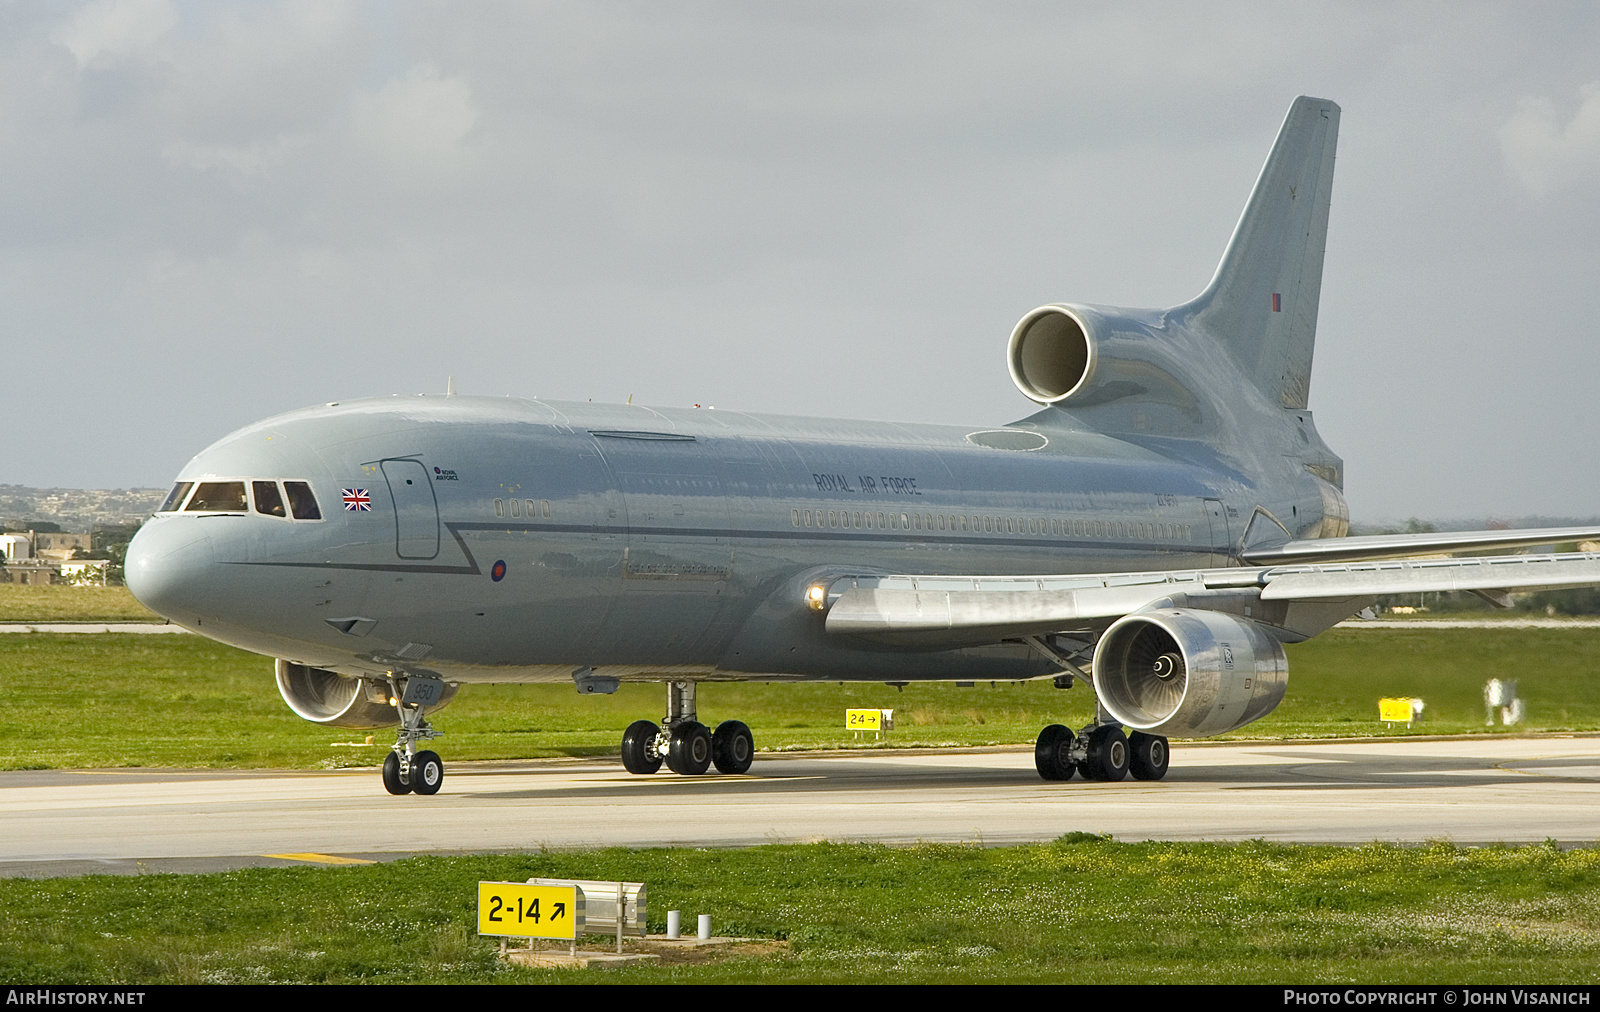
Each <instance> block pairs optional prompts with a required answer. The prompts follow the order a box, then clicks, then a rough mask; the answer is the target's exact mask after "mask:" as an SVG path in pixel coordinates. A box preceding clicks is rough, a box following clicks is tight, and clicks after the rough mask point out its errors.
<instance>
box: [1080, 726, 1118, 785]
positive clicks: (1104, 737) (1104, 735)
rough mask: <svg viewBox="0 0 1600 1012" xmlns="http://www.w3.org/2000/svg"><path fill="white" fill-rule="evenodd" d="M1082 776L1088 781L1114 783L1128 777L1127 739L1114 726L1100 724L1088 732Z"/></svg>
mask: <svg viewBox="0 0 1600 1012" xmlns="http://www.w3.org/2000/svg"><path fill="white" fill-rule="evenodd" d="M1087 751H1088V755H1086V756H1085V757H1084V760H1083V775H1084V777H1086V778H1087V779H1089V780H1103V781H1105V782H1106V783H1116V782H1117V781H1118V780H1121V779H1122V778H1123V777H1125V776H1127V775H1128V738H1127V736H1126V735H1124V734H1123V733H1122V728H1120V727H1118V726H1117V725H1115V724H1101V725H1100V726H1099V727H1097V728H1095V729H1094V730H1093V731H1090V732H1089V742H1088V746H1087Z"/></svg>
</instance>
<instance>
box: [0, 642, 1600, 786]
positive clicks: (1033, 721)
mask: <svg viewBox="0 0 1600 1012" xmlns="http://www.w3.org/2000/svg"><path fill="white" fill-rule="evenodd" d="M1289 658H1290V664H1289V666H1290V678H1289V693H1288V697H1287V698H1286V699H1285V701H1284V703H1283V704H1282V705H1281V706H1280V707H1279V708H1278V709H1277V710H1276V711H1275V712H1274V713H1272V714H1271V715H1270V716H1268V717H1267V718H1266V719H1264V720H1261V721H1258V722H1257V723H1254V724H1251V725H1248V726H1247V727H1245V728H1243V729H1241V730H1239V731H1237V732H1234V733H1233V734H1232V735H1229V736H1227V737H1230V738H1262V737H1265V738H1282V737H1335V736H1338V737H1342V736H1349V735H1379V736H1398V735H1406V734H1445V733H1449V734H1456V733H1485V732H1486V731H1488V730H1489V729H1486V728H1485V727H1484V709H1483V701H1482V685H1483V682H1484V681H1485V679H1487V678H1489V677H1494V676H1502V677H1504V676H1515V677H1517V678H1518V679H1519V681H1520V683H1521V686H1520V687H1521V693H1522V695H1523V696H1524V697H1525V698H1526V699H1527V700H1528V715H1527V720H1526V721H1525V723H1523V724H1522V725H1519V727H1518V728H1516V729H1514V730H1517V731H1561V730H1600V634H1597V633H1596V631H1594V630H1589V629H1583V628H1577V629H1432V630H1425V629H1373V630H1360V631H1349V632H1346V631H1338V630H1336V631H1333V632H1330V633H1326V634H1324V635H1323V636H1321V637H1319V638H1317V639H1315V640H1312V641H1311V642H1309V643H1305V644H1301V645H1298V646H1295V647H1291V648H1290V655H1289ZM1390 695H1406V696H1420V697H1421V698H1422V699H1423V700H1425V701H1426V703H1427V711H1426V715H1425V719H1424V720H1423V721H1422V722H1421V723H1419V724H1417V725H1416V726H1415V727H1414V728H1411V729H1407V728H1406V727H1405V726H1404V725H1396V726H1394V727H1386V726H1385V725H1383V724H1382V723H1380V722H1379V721H1378V720H1377V700H1378V699H1379V698H1380V697H1382V696H1390ZM662 697H663V690H662V689H661V687H660V686H659V685H625V686H623V687H622V689H621V690H619V691H618V692H617V693H615V694H614V695H610V696H580V695H578V694H577V692H576V691H574V689H573V688H572V687H571V686H565V685H469V686H465V687H464V688H463V689H462V690H461V693H460V695H459V696H458V697H457V698H456V700H455V701H454V702H453V703H451V705H450V707H449V708H448V709H446V710H444V711H443V712H442V713H441V714H440V715H439V717H438V718H437V720H436V723H437V725H438V726H439V727H440V728H441V729H442V730H443V731H445V732H446V737H445V738H444V739H443V740H442V741H441V742H440V746H442V747H441V748H440V751H441V752H442V753H443V754H444V755H445V757H446V759H447V760H449V761H455V760H464V759H510V758H532V757H548V756H586V755H615V754H616V750H617V743H618V740H619V739H620V737H621V732H622V729H623V728H624V727H626V726H627V725H628V723H629V722H631V721H633V720H637V719H639V718H641V717H643V718H649V719H656V720H659V719H660V716H661V710H662V708H663V705H664V700H663V698H662ZM0 704H3V705H5V706H6V707H8V709H9V712H11V713H14V714H17V715H18V716H19V718H20V719H18V720H15V721H10V722H6V723H5V724H4V725H0V769H41V768H78V767H94V766H178V767H225V768H231V767H278V768H299V769H316V768H333V767H339V766H361V765H372V764H375V763H377V762H379V761H380V760H381V759H382V756H383V753H384V746H386V745H387V744H388V743H389V742H390V741H392V737H391V732H389V731H383V730H380V731H377V732H373V735H374V740H375V744H374V745H372V746H364V745H353V744H351V743H359V742H362V740H363V739H364V738H365V737H366V732H356V731H347V730H340V729H337V728H332V729H330V728H324V727H319V726H317V725H315V724H311V723H308V722H306V721H303V720H300V719H299V718H297V717H295V716H294V715H293V714H292V713H290V712H289V710H288V708H287V707H286V706H284V704H283V701H282V700H281V699H280V698H279V697H278V693H277V689H276V686H275V684H274V682H273V678H272V666H271V662H270V661H269V660H267V659H266V658H262V657H257V656H255V655H253V654H248V653H245V652H243V651H240V650H236V649H233V648H231V647H226V646H222V645H220V644H217V643H213V642H211V641H209V640H205V639H202V638H200V637H198V636H188V635H170V636H147V635H122V634H94V635H87V634H83V635H72V634H59V635H58V634H45V633H32V634H13V635H4V636H0ZM1092 704H1093V701H1092V697H1091V696H1090V694H1089V693H1088V692H1087V691H1085V690H1084V689H1082V688H1076V689H1072V690H1069V691H1061V690H1058V689H1055V688H1052V687H1051V686H1050V684H1049V682H1026V683H1007V682H1001V683H998V684H997V685H994V686H991V685H990V683H988V682H981V683H979V684H978V685H977V686H975V687H973V688H957V687H956V686H954V685H951V684H949V683H930V684H913V685H910V686H908V687H907V688H906V689H905V690H904V691H903V692H902V691H897V690H896V689H895V688H893V687H892V686H886V685H881V684H873V683H869V684H846V685H842V686H841V685H839V684H837V683H832V682H829V683H823V684H811V685H768V684H762V683H728V684H721V683H717V684H709V685H706V686H705V687H704V688H703V689H702V691H701V693H700V706H701V719H702V720H704V721H705V722H706V723H708V724H715V723H716V722H717V721H719V720H726V719H730V718H738V719H741V720H744V721H746V722H747V723H749V724H750V725H751V727H752V728H753V729H754V731H755V735H756V744H757V746H758V748H761V749H765V750H776V749H785V750H787V749H802V748H842V747H875V746H873V745H872V742H871V740H870V738H868V739H864V740H860V741H858V740H857V739H855V738H854V737H853V736H852V735H851V734H850V733H849V732H847V731H845V730H844V729H843V726H842V725H843V723H844V711H845V709H846V708H847V707H855V706H865V707H887V708H893V709H894V711H895V722H896V729H895V731H894V732H893V734H892V736H891V739H890V745H892V746H893V747H907V746H912V747H915V746H921V747H930V746H943V745H1004V744H1022V743H1028V742H1031V741H1033V739H1034V737H1035V736H1036V735H1037V734H1038V733H1039V729H1040V728H1041V727H1043V726H1044V725H1045V724H1048V723H1052V722H1061V723H1066V724H1069V725H1072V726H1082V725H1083V724H1084V723H1086V722H1087V721H1088V719H1089V716H1090V707H1091V706H1092ZM1507 730H1508V729H1506V728H1503V727H1501V726H1499V725H1497V726H1496V727H1495V728H1494V729H1493V731H1494V733H1504V732H1505V731H1507Z"/></svg>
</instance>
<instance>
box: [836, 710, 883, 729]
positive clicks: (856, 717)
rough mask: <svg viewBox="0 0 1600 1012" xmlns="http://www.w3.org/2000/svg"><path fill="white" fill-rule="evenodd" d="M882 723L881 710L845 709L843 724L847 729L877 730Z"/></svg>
mask: <svg viewBox="0 0 1600 1012" xmlns="http://www.w3.org/2000/svg"><path fill="white" fill-rule="evenodd" d="M882 724H883V711H882V710H846V711H844V726H845V729H846V730H849V731H877V730H880V729H881V727H882Z"/></svg>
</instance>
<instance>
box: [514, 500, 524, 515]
mask: <svg viewBox="0 0 1600 1012" xmlns="http://www.w3.org/2000/svg"><path fill="white" fill-rule="evenodd" d="M511 515H512V516H514V517H520V516H522V500H521V499H513V500H511Z"/></svg>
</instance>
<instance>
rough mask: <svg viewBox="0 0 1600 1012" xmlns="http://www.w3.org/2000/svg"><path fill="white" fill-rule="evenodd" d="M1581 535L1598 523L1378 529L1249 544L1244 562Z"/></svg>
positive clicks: (1349, 557) (1509, 544) (1556, 540)
mask: <svg viewBox="0 0 1600 1012" xmlns="http://www.w3.org/2000/svg"><path fill="white" fill-rule="evenodd" d="M1579 541H1600V527H1540V528H1527V529H1524V530H1518V531H1446V532H1443V533H1439V532H1433V533H1429V534H1376V535H1370V536H1366V537H1354V538H1323V539H1319V540H1312V541H1290V542H1286V543H1284V544H1279V545H1268V546H1262V547H1260V548H1248V547H1247V548H1245V549H1244V551H1243V552H1242V553H1241V555H1242V557H1243V558H1244V560H1245V561H1246V562H1249V563H1251V564H1252V565H1257V566H1273V565H1284V564H1291V565H1292V564H1294V563H1297V562H1308V563H1320V562H1354V561H1358V560H1371V559H1398V558H1405V557H1407V556H1409V557H1413V558H1415V557H1416V556H1419V555H1439V554H1448V553H1453V552H1481V551H1497V550H1507V549H1512V548H1534V547H1537V546H1540V545H1559V544H1565V543H1571V542H1579Z"/></svg>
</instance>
